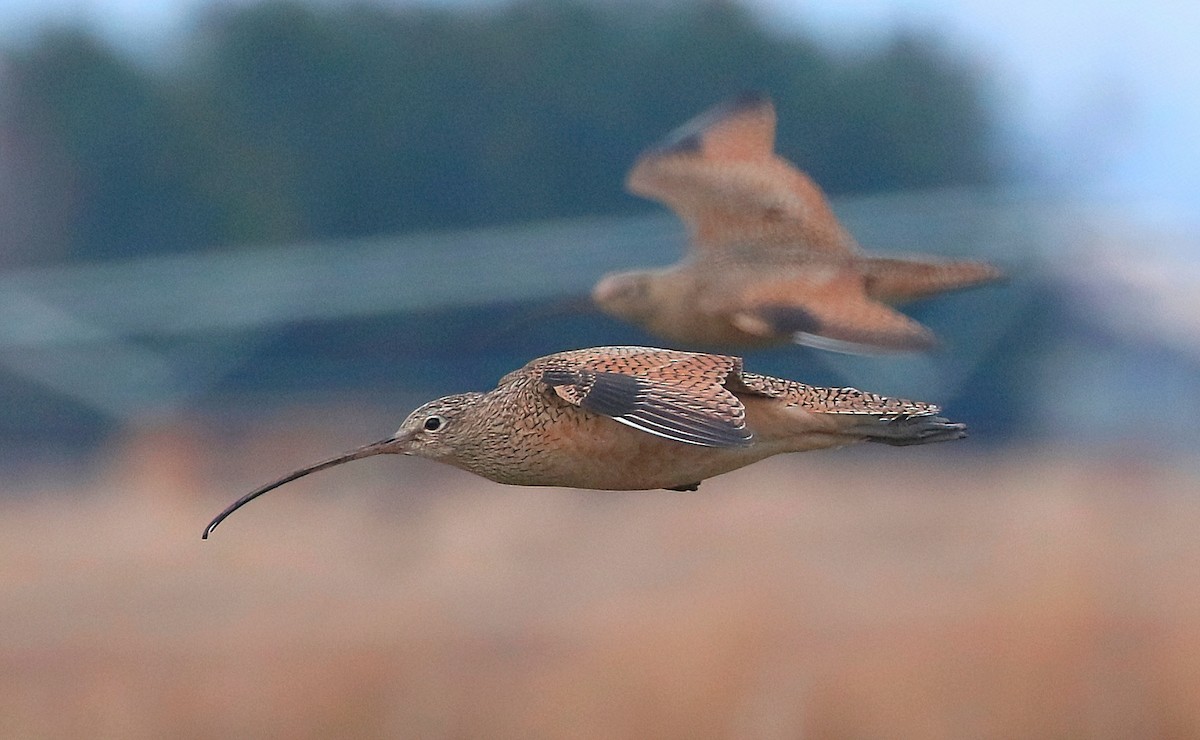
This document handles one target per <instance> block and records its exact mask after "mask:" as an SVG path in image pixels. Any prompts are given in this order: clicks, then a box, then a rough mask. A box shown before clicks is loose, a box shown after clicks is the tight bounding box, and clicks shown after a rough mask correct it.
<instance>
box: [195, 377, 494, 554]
mask: <svg viewBox="0 0 1200 740" xmlns="http://www.w3.org/2000/svg"><path fill="white" fill-rule="evenodd" d="M482 395H483V394H482V393H456V394H454V395H452V396H443V397H441V398H438V399H436V400H433V401H430V402H429V403H427V404H425V405H424V406H421V407H420V408H418V409H417V410H416V411H414V412H412V413H411V414H409V415H408V418H407V419H405V420H404V423H403V424H401V425H400V428H399V429H397V430H396V433H395V434H393V435H392V436H390V437H388V438H387V439H381V440H379V441H378V442H372V443H371V444H368V445H363V446H362V447H359V448H358V449H355V450H351V451H350V452H347V453H345V454H342V455H338V456H337V457H332V458H330V459H328V460H324V461H322V462H319V463H316V464H314V465H309V466H307V467H303V468H300V469H299V470H296V471H294V472H292V473H289V474H288V475H285V476H284V477H282V478H280V479H279V480H277V481H274V482H272V483H268V484H267V485H265V486H262V487H261V488H257V489H255V490H253V491H251V492H250V493H248V494H246V495H245V496H242V497H241V498H240V499H238V500H237V501H234V502H233V503H232V504H230V505H229V507H228V508H226V509H225V510H224V511H222V512H221V513H220V514H218V515H217V516H216V518H214V519H213V520H212V521H211V522H210V523H209V525H208V526H207V527H205V528H204V539H208V535H209V534H211V533H212V531H213V530H214V529H216V528H217V525H218V524H220V523H221V522H222V521H224V520H225V518H226V517H228V516H229V515H230V514H232V513H233V512H235V511H237V510H238V509H240V508H241V507H243V506H245V505H246V504H247V503H249V502H250V501H253V500H254V499H256V498H258V497H259V496H261V495H263V494H264V493H267V492H268V491H273V490H275V489H276V488H279V487H280V486H282V485H283V484H285V483H291V482H292V481H294V480H296V479H297V478H303V477H304V476H306V475H308V474H309V473H315V472H317V471H318V470H324V469H325V468H332V467H333V466H335V465H341V464H342V463H347V462H350V461H351V460H359V459H361V458H364V457H372V456H374V455H415V456H417V457H425V458H429V459H430V460H438V461H441V462H449V463H453V461H454V456H455V453H454V450H455V443H456V441H457V440H459V439H461V438H462V436H463V435H469V434H470V431H469V430H467V429H465V425H464V424H463V422H464V417H465V416H466V415H467V412H468V411H469V410H470V409H471V407H472V406H474V405H475V403H476V402H477V401H478V400H479V398H480V397H481V396H482Z"/></svg>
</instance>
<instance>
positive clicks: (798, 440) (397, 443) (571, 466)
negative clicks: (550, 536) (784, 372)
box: [204, 347, 966, 538]
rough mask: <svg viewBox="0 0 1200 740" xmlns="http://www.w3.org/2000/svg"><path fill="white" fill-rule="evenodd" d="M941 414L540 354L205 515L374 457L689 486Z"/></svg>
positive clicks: (712, 371) (940, 427) (660, 359)
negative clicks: (489, 385) (385, 433)
mask: <svg viewBox="0 0 1200 740" xmlns="http://www.w3.org/2000/svg"><path fill="white" fill-rule="evenodd" d="M938 411H939V409H938V407H937V406H934V405H932V404H928V403H921V402H917V401H905V400H901V399H895V398H885V397H883V396H878V395H875V394H872V393H863V392H862V391H858V390H855V389H853V388H819V387H815V386H810V385H805V384H803V383H798V382H796V381H794V380H784V379H782V378H773V377H769V376H766V375H756V374H754V373H749V372H746V371H744V370H743V369H742V360H741V358H738V357H730V356H726V355H711V354H698V353H692V352H678V351H675V350H665V349H654V348H650V347H596V348H592V349H581V350H573V351H569V352H560V353H558V354H553V355H548V356H546V357H542V358H539V359H537V360H534V361H532V362H530V363H529V364H527V365H525V367H523V368H521V369H519V370H516V371H514V372H511V373H509V374H508V375H506V376H504V377H503V378H501V379H500V382H499V383H498V384H497V386H496V388H494V389H493V390H491V391H488V392H487V393H460V394H455V395H452V396H445V397H443V398H439V399H437V400H435V401H430V402H429V403H427V404H425V405H424V406H421V407H420V408H418V409H417V410H416V411H414V412H412V414H410V415H409V416H408V418H407V419H405V421H404V423H403V424H401V425H400V429H399V430H397V431H396V433H395V434H394V435H393V436H391V437H389V438H388V439H385V440H382V441H380V442H375V443H373V444H369V445H366V446H364V447H360V448H359V449H357V450H354V451H352V452H349V453H346V454H345V455H340V456H338V457H335V458H332V459H330V460H326V461H324V462H321V463H318V464H316V465H313V466H310V467H307V468H302V469H300V470H297V471H296V472H294V473H292V474H290V475H288V476H286V477H284V478H282V479H280V480H278V481H275V482H274V483H271V484H269V485H266V486H263V487H262V488H259V489H257V490H255V491H253V492H251V493H249V494H247V495H246V496H243V497H242V498H241V499H239V500H238V501H236V502H235V503H234V504H233V505H231V506H230V507H229V508H227V509H226V510H225V511H223V512H222V513H221V514H220V515H219V516H217V517H216V518H215V519H213V521H212V523H211V524H209V525H208V527H207V528H206V529H205V531H204V536H205V537H206V538H207V537H208V535H209V533H210V532H212V530H213V529H214V528H215V527H216V526H217V525H218V524H220V523H221V521H222V520H223V519H225V517H227V516H229V514H231V513H233V511H234V510H236V509H237V508H239V507H240V506H242V505H243V504H245V503H246V502H248V501H250V500H251V499H254V498H257V497H258V496H260V495H262V494H264V493H266V492H267V491H270V490H272V489H274V488H277V487H278V486H280V485H283V484H284V483H287V482H289V481H292V480H295V479H296V478H299V477H301V476H304V475H307V474H309V473H311V472H314V471H316V470H322V469H324V468H328V467H332V466H334V465H339V464H341V463H344V462H348V461H350V460H356V459H359V458H362V457H368V456H371V455H379V454H405V455H416V456H418V457H426V458H429V459H432V460H437V461H439V462H444V463H446V464H449V465H453V466H455V467H458V468H462V469H463V470H467V471H470V472H472V473H475V474H477V475H481V476H483V477H484V478H488V479H490V480H493V481H497V482H500V483H509V484H513V485H523V486H567V487H572V488H591V489H602V490H644V489H652V488H668V489H674V490H695V488H696V487H697V486H698V485H699V484H700V481H702V480H704V479H706V478H710V477H712V476H714V475H719V474H721V473H725V472H728V471H730V470H735V469H737V468H740V467H743V466H745V465H749V464H750V463H753V462H756V461H758V460H762V459H763V458H766V457H770V456H771V455H777V454H780V453H783V452H800V451H804V450H815V449H820V448H824V447H839V446H842V445H847V444H851V443H853V442H859V441H864V440H865V441H872V442H883V443H887V444H892V445H910V444H925V443H928V442H941V441H944V440H951V439H959V438H961V437H963V436H965V435H966V432H965V427H964V426H963V425H962V424H953V423H950V422H948V421H947V420H946V419H943V418H941V417H940V416H938Z"/></svg>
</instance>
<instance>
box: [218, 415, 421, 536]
mask: <svg viewBox="0 0 1200 740" xmlns="http://www.w3.org/2000/svg"><path fill="white" fill-rule="evenodd" d="M404 441H405V440H403V439H400V438H398V437H388V438H387V439H381V440H379V441H378V442H372V443H371V444H369V445H363V446H362V447H359V448H358V449H356V450H351V451H350V452H347V453H344V454H341V455H338V456H337V457H331V458H330V459H328V460H325V461H323V462H319V463H317V464H315V465H309V466H308V467H306V468H300V469H299V470H297V471H295V472H293V473H289V474H288V475H285V476H284V477H282V478H280V479H279V480H277V481H275V482H273V483H268V484H267V485H265V486H263V487H262V488H256V489H254V490H253V491H251V492H250V493H247V494H246V495H245V496H242V497H241V498H239V499H238V500H237V501H234V502H233V503H232V504H230V505H229V506H228V507H227V508H226V509H225V510H224V511H222V512H221V513H220V514H217V516H216V517H215V518H213V520H212V521H211V522H209V523H208V526H207V527H205V528H204V534H203V535H201V536H200V539H202V540H207V539H208V536H209V535H210V534H212V532H213V530H214V529H216V528H217V525H218V524H220V523H221V522H223V521H225V518H226V517H228V516H229V515H230V514H232V513H233V512H235V511H237V510H238V509H240V508H242V507H243V506H245V505H246V504H248V503H249V502H251V501H253V500H254V499H256V498H258V497H259V496H261V495H263V494H264V493H266V492H267V491H273V490H275V489H276V488H279V487H280V486H282V485H283V484H284V483H291V482H292V481H294V480H296V479H297V478H303V477H304V476H306V475H308V474H309V473H315V472H317V471H318V470H324V469H325V468H332V467H333V466H334V465H341V464H342V463H346V462H350V461H351V460H358V459H360V458H364V457H371V456H372V455H384V454H388V453H397V452H403V451H404V450H403V448H402V445H403V443H404Z"/></svg>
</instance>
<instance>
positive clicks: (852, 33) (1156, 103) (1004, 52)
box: [0, 0, 1200, 221]
mask: <svg viewBox="0 0 1200 740" xmlns="http://www.w3.org/2000/svg"><path fill="white" fill-rule="evenodd" d="M233 1H234V2H240V3H245V2H252V1H253V0H233ZM326 1H332V0H326ZM441 1H442V2H454V1H455V0H441ZM476 1H482V2H486V1H487V0H476ZM210 2H211V0H6V1H5V2H3V3H0V29H2V30H0V33H2V34H3V35H4V36H6V37H8V38H10V39H11V38H13V37H14V36H19V35H20V34H22V33H23V32H24V31H25V30H26V29H29V28H31V27H35V26H36V25H38V24H40V23H43V22H45V21H47V20H63V19H70V20H75V21H83V22H87V23H90V24H92V25H94V26H96V27H99V28H101V29H103V30H104V31H105V32H106V33H107V34H108V35H109V36H111V37H113V38H116V39H119V40H121V41H122V42H123V43H128V44H131V45H133V46H138V45H150V46H153V45H154V43H155V41H159V42H161V41H162V40H163V39H164V38H167V37H169V36H170V34H171V32H173V31H175V30H178V29H179V28H180V27H181V26H182V25H183V24H185V23H186V22H187V19H188V18H190V17H191V16H192V14H194V12H195V11H196V10H197V9H198V8H199V7H201V6H203V5H206V4H210ZM752 2H753V3H754V4H755V5H757V6H758V7H760V8H762V9H763V11H764V12H765V13H768V14H770V15H772V16H774V17H775V18H776V19H777V22H779V23H783V24H788V23H798V24H805V25H807V26H809V27H810V28H812V29H815V30H817V31H818V32H819V33H820V35H821V36H822V37H826V38H828V39H829V40H830V41H846V42H849V43H854V42H861V41H863V40H868V41H869V40H870V39H871V38H877V37H878V36H879V35H880V34H881V33H883V32H884V31H886V30H887V29H889V28H892V27H894V26H895V24H897V23H903V24H907V25H910V26H913V27H918V28H926V27H932V28H935V29H938V30H940V31H941V32H942V34H943V36H945V37H946V38H947V39H948V41H949V42H950V43H951V45H952V46H954V47H956V48H958V49H959V50H961V51H963V52H964V53H967V54H969V55H972V56H974V57H976V58H977V59H979V61H980V62H981V63H982V65H983V66H984V67H985V68H988V69H990V70H991V71H992V72H993V74H994V78H995V81H996V83H997V89H998V91H999V92H1000V95H1001V104H1002V105H1003V106H1004V109H1005V110H1006V111H1007V112H1008V114H1009V117H1010V120H1011V121H1012V123H1013V132H1012V134H1013V136H1014V137H1015V138H1016V139H1017V140H1018V141H1021V142H1023V143H1024V144H1026V145H1027V146H1026V147H1025V153H1026V156H1027V157H1028V158H1029V159H1030V160H1031V161H1032V162H1034V163H1035V165H1036V167H1037V168H1038V170H1039V171H1040V174H1042V175H1043V176H1044V177H1046V178H1047V179H1049V180H1051V181H1053V182H1056V183H1059V184H1064V185H1069V186H1073V187H1078V188H1083V189H1086V190H1090V191H1099V192H1113V191H1115V192H1117V193H1125V192H1129V193H1135V194H1137V195H1138V196H1139V197H1143V198H1144V197H1150V198H1153V199H1157V200H1162V201H1163V202H1165V203H1167V204H1171V205H1173V206H1174V207H1176V208H1178V209H1181V210H1183V211H1188V209H1192V211H1194V215H1189V217H1188V220H1189V221H1192V220H1194V219H1200V195H1198V193H1200V145H1197V143H1196V136H1197V133H1198V132H1200V43H1198V42H1197V41H1196V39H1195V35H1196V33H1197V29H1200V2H1196V0H1142V2H1138V3H1130V2H1122V1H1120V0H1009V2H995V0H854V1H853V2H847V1H846V0H803V1H797V0H752Z"/></svg>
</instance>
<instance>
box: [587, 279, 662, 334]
mask: <svg viewBox="0 0 1200 740" xmlns="http://www.w3.org/2000/svg"><path fill="white" fill-rule="evenodd" d="M655 278H656V275H655V273H653V272H649V271H639V272H617V273H612V274H609V275H605V276H604V277H603V278H601V279H600V282H598V283H596V287H594V288H592V301H593V302H595V304H596V306H598V307H599V308H600V310H601V311H603V312H604V313H606V314H608V315H610V316H615V317H617V318H619V319H624V320H626V321H631V322H634V323H638V322H640V321H644V320H645V319H646V318H648V317H649V316H650V315H651V314H653V313H654V310H655V299H654V296H655Z"/></svg>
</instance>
